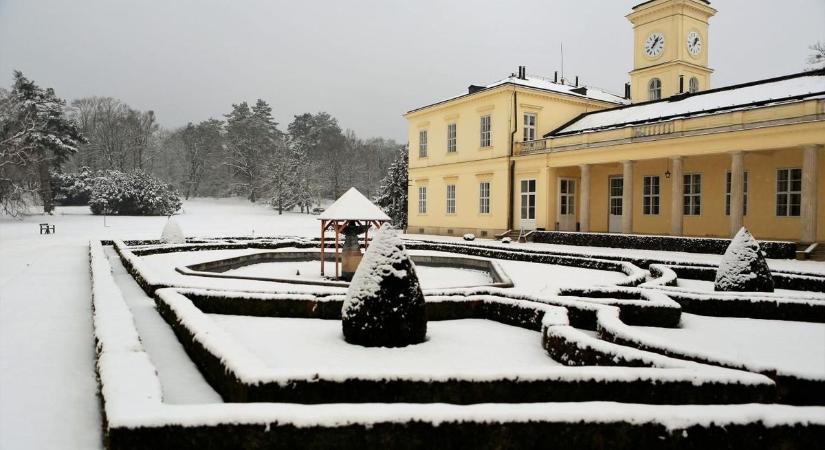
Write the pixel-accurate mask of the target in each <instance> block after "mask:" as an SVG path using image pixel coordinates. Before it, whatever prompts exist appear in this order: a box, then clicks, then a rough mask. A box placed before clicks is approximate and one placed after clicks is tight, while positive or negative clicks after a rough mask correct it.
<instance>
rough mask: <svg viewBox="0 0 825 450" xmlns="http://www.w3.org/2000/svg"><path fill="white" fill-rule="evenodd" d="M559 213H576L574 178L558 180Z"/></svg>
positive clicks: (563, 214)
mask: <svg viewBox="0 0 825 450" xmlns="http://www.w3.org/2000/svg"><path fill="white" fill-rule="evenodd" d="M559 214H561V215H562V216H572V215H573V214H576V180H568V179H561V180H559Z"/></svg>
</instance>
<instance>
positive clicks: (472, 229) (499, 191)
mask: <svg viewBox="0 0 825 450" xmlns="http://www.w3.org/2000/svg"><path fill="white" fill-rule="evenodd" d="M514 95H515V97H514ZM514 104H515V106H516V113H515V130H516V133H515V135H514V136H513V137H514V139H515V142H521V141H522V140H523V137H524V131H523V119H524V113H526V112H529V113H533V114H535V115H536V138H537V139H540V138H541V136H542V135H544V134H545V133H547V132H550V131H552V130H554V129H556V128H558V127H559V126H561V125H563V124H564V123H566V122H569V121H570V120H571V119H573V118H574V117H576V116H578V115H580V114H582V113H585V112H588V111H593V110H597V109H604V108H606V107H609V106H615V105H613V104H610V103H605V102H599V101H591V100H588V99H581V98H578V97H572V96H567V95H563V94H557V93H552V92H547V91H543V90H538V89H531V88H524V87H514V86H512V85H508V86H502V87H499V88H495V89H490V90H486V91H483V92H479V93H476V94H473V95H469V96H465V97H462V98H458V99H455V100H453V101H449V102H445V103H442V104H437V105H433V106H430V107H426V108H423V109H421V110H418V111H413V112H411V113H408V114H407V115H406V118H407V121H408V124H409V129H408V134H409V142H410V149H409V152H410V181H411V186H410V197H409V199H410V202H409V206H408V213H409V214H408V217H409V226H408V230H409V231H410V232H415V233H419V232H422V231H421V230H422V229H423V230H424V231H423V232H425V233H440V234H448V232H449V230H452V234H454V235H460V234H464V233H474V234H477V235H481V234H482V231H486V232H487V234H488V235H492V234H495V233H500V232H503V231H507V229H508V223H507V211H508V198H507V197H508V190H509V182H508V180H509V178H508V174H509V170H508V167H509V161H510V157H509V156H510V155H509V150H510V138H511V132H512V130H513V119H514V117H513V116H514V114H513V105H514ZM487 114H489V115H490V117H491V119H492V125H491V126H492V136H491V143H492V145H491V146H490V147H481V146H480V134H481V129H480V121H481V117H482V116H484V115H487ZM450 123H455V124H456V138H457V139H456V151H455V152H448V151H447V126H448V124H450ZM421 130H427V156H426V157H420V156H419V135H420V134H419V132H420V131H421ZM544 161H545V157H544V156H541V157H540V158H538V159H537V160H536V162H535V163H529V162H528V160H525V162H524V163H523V164H522V165H520V166H519V169H518V172H517V173H515V175H514V185H513V186H514V195H513V198H514V199H515V202H514V204H513V206H514V208H513V211H514V220H513V222H512V223H513V227H514V228H518V227H519V224H520V221H519V207H520V197H519V181H520V180H521V179H527V178H535V179H536V183H537V198H536V201H537V210H540V211H542V214H543V215H542V216H541V217H538V216H537V217H536V224H537V227H540V228H552V227H553V226H554V221H555V216H554V217H553V218H552V220H550V221H548V217H547V215H546V211H547V207H548V205H547V204H548V202H551V201H553V200H552V199H551V198H550V197H549V195H548V188H549V187H548V177H549V175H548V171H547V164H545V162H544ZM484 177H487V178H490V179H491V183H492V184H491V190H492V192H491V213H490V214H489V215H482V214H479V212H478V209H479V208H478V204H479V186H478V184H479V180H480V178H484ZM424 184H426V185H427V186H428V187H427V197H428V210H427V214H418V190H417V186H419V185H424ZM447 184H455V185H456V204H457V208H456V213H455V214H454V215H452V214H451V215H448V214H446V185H447ZM539 205H540V206H539Z"/></svg>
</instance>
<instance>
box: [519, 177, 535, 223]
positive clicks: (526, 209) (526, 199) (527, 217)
mask: <svg viewBox="0 0 825 450" xmlns="http://www.w3.org/2000/svg"><path fill="white" fill-rule="evenodd" d="M521 229H522V230H524V231H532V230H535V229H536V180H521Z"/></svg>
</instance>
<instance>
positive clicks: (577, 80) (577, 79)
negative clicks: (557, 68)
mask: <svg viewBox="0 0 825 450" xmlns="http://www.w3.org/2000/svg"><path fill="white" fill-rule="evenodd" d="M576 87H579V76H578V75H576Z"/></svg>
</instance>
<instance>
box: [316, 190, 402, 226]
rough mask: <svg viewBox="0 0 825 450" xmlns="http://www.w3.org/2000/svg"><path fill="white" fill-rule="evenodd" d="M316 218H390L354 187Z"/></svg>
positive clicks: (385, 219)
mask: <svg viewBox="0 0 825 450" xmlns="http://www.w3.org/2000/svg"><path fill="white" fill-rule="evenodd" d="M318 220H384V221H388V220H390V217H389V216H388V215H386V214H385V213H384V211H381V208H379V207H378V206H376V205H375V204H374V203H372V202H371V201H369V199H368V198H367V197H364V194H362V193H360V192H358V189H355V188H354V187H352V188H349V190H348V191H347V192H344V195H342V196H340V197H338V200H335V203H333V204H332V205H330V207H329V208H327V209H326V210H325V211H324V212H323V213H321V215H320V216H318Z"/></svg>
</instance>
